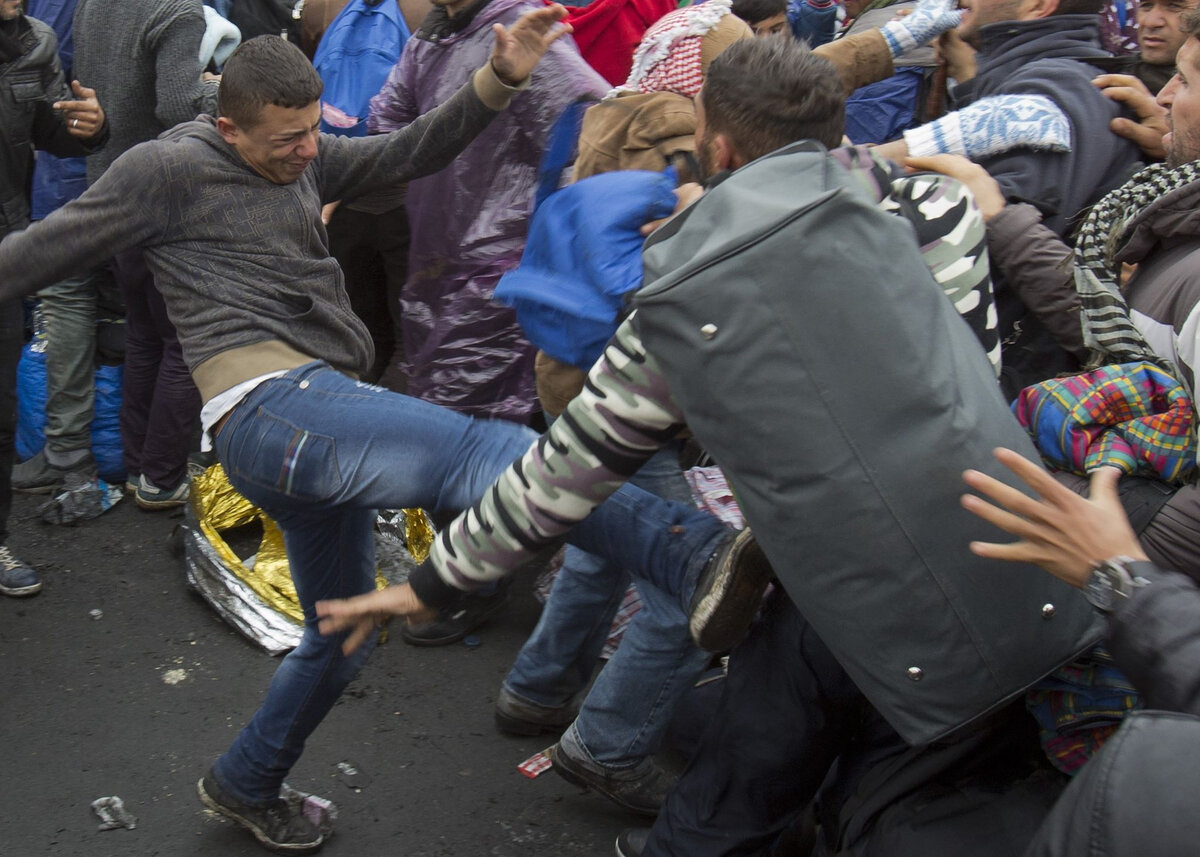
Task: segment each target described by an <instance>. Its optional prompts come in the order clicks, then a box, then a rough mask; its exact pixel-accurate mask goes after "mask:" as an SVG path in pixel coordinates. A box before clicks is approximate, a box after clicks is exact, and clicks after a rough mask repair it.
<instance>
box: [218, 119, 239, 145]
mask: <svg viewBox="0 0 1200 857" xmlns="http://www.w3.org/2000/svg"><path fill="white" fill-rule="evenodd" d="M217 133H219V134H220V135H221V139H223V140H224V141H225V142H226V143H228V144H229V145H231V146H232V145H233V144H234V143H235V142H237V138H238V127H237V125H234V124H233V120H232V119H226V118H225V117H224V116H218V117H217Z"/></svg>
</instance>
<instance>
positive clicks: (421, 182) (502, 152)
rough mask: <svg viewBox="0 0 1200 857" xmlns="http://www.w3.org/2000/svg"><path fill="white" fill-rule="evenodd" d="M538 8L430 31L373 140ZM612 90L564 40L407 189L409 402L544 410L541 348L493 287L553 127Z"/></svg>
mask: <svg viewBox="0 0 1200 857" xmlns="http://www.w3.org/2000/svg"><path fill="white" fill-rule="evenodd" d="M535 8H541V5H540V4H534V3H530V2H526V0H492V2H491V3H489V4H487V5H486V6H485V7H484V8H483V9H482V10H480V11H479V13H478V14H477V15H476V17H475V18H474V20H472V21H471V22H470V23H469V24H468V25H467V26H466V27H465V28H464V29H463V30H462V31H461V32H457V33H452V34H449V35H445V34H442V35H440V36H439V37H438V38H437V39H436V40H434V39H433V38H432V37H430V36H429V35H428V34H427V33H426V32H425V30H426V27H425V26H424V25H423V26H422V28H421V30H419V31H418V32H417V33H416V34H415V35H414V36H413V38H412V39H410V40H409V42H408V44H407V45H406V47H405V50H404V54H403V55H402V56H401V58H400V62H398V63H397V64H396V67H395V68H393V69H392V72H391V74H390V75H389V76H388V80H387V82H386V83H385V84H384V85H383V88H382V89H381V90H380V91H379V94H378V95H376V96H375V98H373V99H372V100H371V115H370V129H371V132H372V133H376V132H384V131H391V130H394V129H396V128H399V127H402V126H404V125H406V124H408V123H409V122H411V121H412V120H413V119H415V118H417V117H418V116H420V115H421V114H423V113H426V112H428V111H429V110H432V109H433V108H434V107H436V106H437V105H439V104H441V103H442V102H443V101H445V100H447V99H448V98H449V97H450V96H451V95H453V94H454V92H455V91H456V90H458V88H459V87H461V86H462V85H463V83H465V82H466V81H467V80H468V79H469V78H470V76H471V75H472V74H474V72H475V71H476V69H478V68H479V67H480V66H482V65H483V64H484V63H485V62H486V61H487V59H488V56H489V55H490V54H491V50H492V44H493V35H492V24H494V23H501V24H504V25H505V26H511V25H512V23H513V22H514V21H516V20H517V18H519V17H520V16H521V14H522V13H523V12H525V11H527V10H529V9H535ZM608 88H609V87H608V84H607V83H605V81H604V79H603V78H601V77H600V76H599V75H598V74H596V72H594V71H593V70H592V69H591V68H590V67H589V66H588V65H587V64H586V63H585V62H584V60H583V59H582V57H580V55H579V51H578V50H577V49H576V47H575V44H574V43H573V42H572V41H571V39H570V38H569V37H566V38H562V39H559V40H558V41H557V42H555V43H554V44H553V45H552V46H551V48H550V50H549V51H548V52H547V54H546V56H545V57H543V58H542V61H541V62H540V63H539V64H538V67H537V68H536V69H535V70H534V72H533V80H532V83H531V85H530V87H529V89H527V90H525V91H524V92H521V93H519V94H518V95H517V96H516V97H515V98H513V101H512V105H511V106H510V107H509V109H508V110H506V111H505V112H503V113H501V114H500V115H499V116H497V117H496V119H495V120H494V121H493V122H492V123H491V125H489V126H488V128H487V129H486V130H485V131H484V132H483V133H482V134H480V135H479V136H478V137H477V138H476V139H475V140H474V141H473V142H472V143H471V145H470V146H468V147H467V149H466V150H465V151H464V152H463V153H462V154H461V155H459V157H458V159H457V160H455V161H454V163H453V164H451V165H450V166H448V167H446V168H445V169H444V170H442V171H441V172H438V173H435V174H434V175H431V176H427V177H425V178H422V179H418V180H416V181H413V182H411V183H410V184H409V186H408V196H407V207H408V216H409V222H410V223H411V224H412V247H411V250H410V252H409V269H408V280H407V281H406V282H405V284H404V290H403V292H402V295H401V301H400V303H401V309H402V319H401V332H402V334H403V337H404V351H405V356H406V358H407V363H406V364H405V371H406V372H407V374H408V379H409V387H408V392H409V394H410V395H412V396H416V397H418V398H421V399H424V400H426V401H430V402H435V403H437V404H439V405H445V406H446V407H449V408H453V409H454V410H456V411H461V412H463V413H468V414H471V415H473V416H488V417H501V418H504V419H509V420H515V421H519V422H526V421H527V420H528V418H529V416H530V415H531V414H532V413H533V411H534V410H535V394H534V380H533V357H534V353H535V352H534V348H533V346H531V345H530V344H529V342H527V341H526V339H525V337H524V336H523V335H522V334H521V329H520V327H519V326H518V325H517V320H516V315H515V314H514V313H513V311H512V310H511V309H509V308H507V307H503V306H500V305H499V304H497V303H494V302H493V301H492V291H493V290H494V289H495V286H496V282H497V281H498V280H499V279H500V276H501V275H502V274H503V273H505V272H506V271H508V270H510V269H512V268H515V267H516V265H517V263H518V262H519V261H520V258H521V251H522V249H523V248H524V246H525V235H526V232H527V230H528V226H529V217H530V213H531V211H532V204H533V193H534V187H535V183H536V179H537V165H538V162H539V161H540V159H541V156H542V150H543V147H544V145H545V141H546V136H547V133H548V131H549V128H550V126H551V125H552V124H553V123H554V120H555V119H557V118H558V115H559V114H560V113H561V112H562V110H563V108H564V107H566V105H567V104H569V103H570V102H572V101H574V100H576V99H577V98H580V97H583V96H594V97H596V98H599V97H601V96H602V95H603V94H604V93H605V92H606V91H607V90H608Z"/></svg>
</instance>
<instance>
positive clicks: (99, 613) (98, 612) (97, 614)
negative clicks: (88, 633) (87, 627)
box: [88, 607, 104, 619]
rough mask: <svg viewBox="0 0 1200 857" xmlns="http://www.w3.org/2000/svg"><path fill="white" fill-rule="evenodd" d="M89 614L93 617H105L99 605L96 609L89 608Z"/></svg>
mask: <svg viewBox="0 0 1200 857" xmlns="http://www.w3.org/2000/svg"><path fill="white" fill-rule="evenodd" d="M88 615H89V616H91V617H92V619H103V618H104V611H103V610H101V609H100V608H99V607H97V608H95V609H94V610H89V611H88Z"/></svg>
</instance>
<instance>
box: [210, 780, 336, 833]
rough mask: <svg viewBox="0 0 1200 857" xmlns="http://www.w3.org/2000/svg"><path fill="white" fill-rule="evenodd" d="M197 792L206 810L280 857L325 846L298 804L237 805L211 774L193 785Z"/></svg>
mask: <svg viewBox="0 0 1200 857" xmlns="http://www.w3.org/2000/svg"><path fill="white" fill-rule="evenodd" d="M196 792H197V794H199V795H200V802H201V803H203V804H204V805H205V806H206V807H208V808H209V809H211V810H212V811H213V812H217V813H220V814H221V815H223V816H225V817H226V818H230V819H233V820H234V821H236V822H237V823H238V824H240V825H241V826H242V827H244V828H246V829H247V830H249V831H250V832H251V833H253V834H254V838H255V839H257V840H258V841H259V842H260V843H261V844H262V845H263V846H265V847H266V848H269V849H270V850H272V851H275V852H277V853H279V854H311V853H313V852H314V851H319V850H320V848H321V846H322V845H323V844H324V843H325V837H324V836H322V835H321V831H319V830H317V828H316V827H315V826H314V825H313V823H312V822H311V821H309V820H308V819H307V818H305V817H304V812H303V810H302V809H301V806H300V804H290V803H288V802H287V801H286V800H284V799H283V798H278V799H276V800H274V801H272V802H271V803H270V804H268V805H267V806H250V805H249V804H244V803H240V802H238V801H237V800H235V799H234V798H233V797H232V796H230V795H228V794H226V793H225V792H224V791H223V790H222V789H221V786H220V784H219V783H217V780H216V777H214V776H213V772H212V771H211V770H210V771H209V772H208V773H207V774H205V775H204V776H203V777H201V778H200V781H199V782H198V783H196Z"/></svg>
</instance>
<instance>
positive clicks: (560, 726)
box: [496, 685, 579, 735]
mask: <svg viewBox="0 0 1200 857" xmlns="http://www.w3.org/2000/svg"><path fill="white" fill-rule="evenodd" d="M578 714H579V706H578V705H575V704H567V705H564V706H562V707H560V708H551V707H550V706H547V705H538V704H537V703H536V702H529V701H527V700H524V699H521V697H519V696H517V695H516V694H515V693H513V692H512V691H510V690H509V689H508V688H507V687H504V686H503V685H501V687H500V694H499V696H497V697H496V728H497V729H499V730H500V731H501V732H503V733H505V734H506V735H546V734H560V733H561V732H562V731H563V730H564V729H566V728H567V727H568V726H570V725H571V724H572V723H573V722H575V717H576V716H577V715H578Z"/></svg>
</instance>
